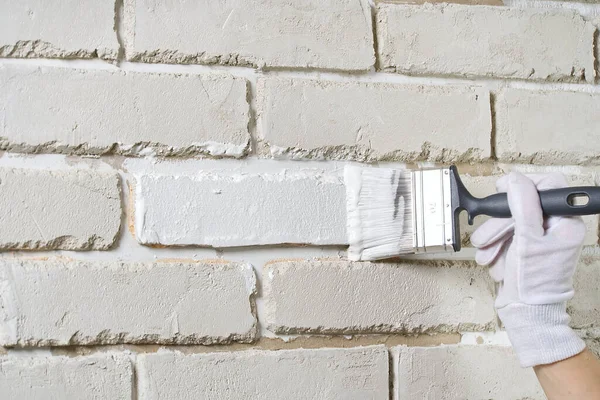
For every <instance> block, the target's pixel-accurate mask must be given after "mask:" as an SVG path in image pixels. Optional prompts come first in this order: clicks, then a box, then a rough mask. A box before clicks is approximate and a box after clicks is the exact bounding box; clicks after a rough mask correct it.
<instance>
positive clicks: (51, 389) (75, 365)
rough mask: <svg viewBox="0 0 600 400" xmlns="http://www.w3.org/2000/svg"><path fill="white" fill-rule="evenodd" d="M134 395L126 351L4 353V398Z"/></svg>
mask: <svg viewBox="0 0 600 400" xmlns="http://www.w3.org/2000/svg"><path fill="white" fill-rule="evenodd" d="M132 395H133V370H132V365H131V362H130V361H129V358H128V357H127V356H124V355H116V354H105V355H93V356H88V357H75V358H69V357H34V358H25V357H14V356H13V357H11V356H6V357H0V397H1V398H3V399H27V400H45V399H64V400H75V399H90V400H92V399H97V400H101V399H115V400H117V399H122V400H129V399H131V398H132Z"/></svg>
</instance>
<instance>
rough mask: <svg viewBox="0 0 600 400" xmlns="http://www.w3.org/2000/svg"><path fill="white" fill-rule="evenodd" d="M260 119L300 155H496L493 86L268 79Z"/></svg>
mask: <svg viewBox="0 0 600 400" xmlns="http://www.w3.org/2000/svg"><path fill="white" fill-rule="evenodd" d="M257 90H258V96H259V98H258V107H259V109H258V116H259V119H258V125H259V132H260V134H261V135H262V139H263V140H264V141H265V142H267V143H268V144H269V146H270V150H271V154H273V155H275V156H281V155H284V156H286V157H292V158H335V159H359V160H371V159H386V160H389V159H397V160H433V161H461V160H464V161H466V160H473V159H474V160H479V159H482V158H487V157H489V156H490V152H491V149H490V138H491V111H490V96H489V93H488V91H487V90H484V89H481V88H474V87H458V86H447V87H446V86H417V85H401V84H388V83H373V82H332V81H317V80H305V79H261V80H259V82H258V89H257Z"/></svg>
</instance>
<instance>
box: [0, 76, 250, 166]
mask: <svg viewBox="0 0 600 400" xmlns="http://www.w3.org/2000/svg"><path fill="white" fill-rule="evenodd" d="M0 86H1V87H2V91H1V92H0V120H3V121H4V124H3V125H0V148H1V149H5V150H11V151H23V152H36V153H39V152H59V153H76V154H80V153H92V154H103V153H109V152H118V153H123V154H138V153H139V152H140V151H142V150H144V149H146V148H148V147H150V148H152V149H153V150H155V151H156V152H157V153H159V154H165V155H186V154H194V153H208V154H211V155H217V156H236V157H237V156H242V155H243V154H244V153H245V151H246V148H247V145H248V141H249V133H248V128H247V125H248V120H249V106H248V102H247V100H246V91H247V88H246V80H245V79H242V78H234V77H232V76H229V75H225V74H206V75H176V74H156V73H152V74H149V73H135V72H121V71H100V70H87V71H84V70H74V69H63V68H35V67H24V66H18V67H17V66H4V67H1V66H0Z"/></svg>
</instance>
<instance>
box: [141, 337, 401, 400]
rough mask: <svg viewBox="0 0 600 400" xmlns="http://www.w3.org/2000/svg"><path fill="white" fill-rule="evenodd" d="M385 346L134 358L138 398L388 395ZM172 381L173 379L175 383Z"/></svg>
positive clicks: (267, 399) (384, 398)
mask: <svg viewBox="0 0 600 400" xmlns="http://www.w3.org/2000/svg"><path fill="white" fill-rule="evenodd" d="M388 369H389V367H388V352H387V350H386V348H385V346H369V347H355V348H351V349H314V350H303V349H300V350H279V351H253V350H250V351H239V352H232V353H229V352H227V353H226V352H219V353H208V354H193V355H184V354H182V353H178V352H166V351H165V352H159V353H157V354H143V355H140V356H138V359H137V368H136V370H137V376H138V382H139V395H140V398H143V399H147V400H152V399H181V400H187V399H205V398H210V399H258V398H260V399H263V400H270V399H273V400H275V399H277V400H279V399H373V400H376V399H381V400H387V399H388V398H389V389H388V386H389V385H388ZM174 382H177V384H174Z"/></svg>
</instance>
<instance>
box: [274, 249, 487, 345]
mask: <svg viewBox="0 0 600 400" xmlns="http://www.w3.org/2000/svg"><path fill="white" fill-rule="evenodd" d="M263 285H264V286H263V287H264V291H265V299H266V302H267V303H266V311H267V314H266V315H267V316H266V322H267V327H268V329H269V330H271V331H273V332H276V333H281V334H286V333H301V332H302V333H359V332H378V333H379V332H401V333H417V332H433V331H436V332H457V331H470V330H473V331H476V330H487V329H490V328H492V327H493V325H494V321H495V314H494V298H493V295H492V292H493V286H492V284H491V283H490V280H489V278H488V273H487V271H486V270H485V269H484V268H479V267H477V266H475V264H474V263H471V262H457V263H453V264H451V263H447V262H439V261H438V262H428V263H426V262H418V261H408V260H407V261H404V262H401V263H395V264H389V263H350V262H347V261H301V260H299V261H282V262H273V263H270V264H267V265H266V266H265V270H264V276H263ZM315 310H318V312H315Z"/></svg>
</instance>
